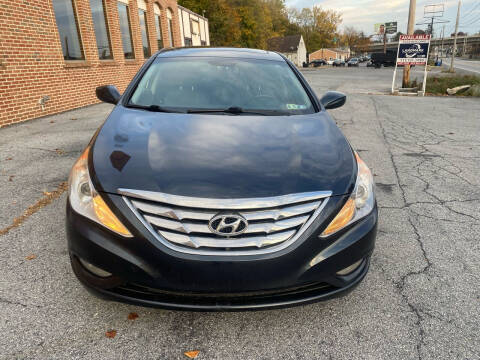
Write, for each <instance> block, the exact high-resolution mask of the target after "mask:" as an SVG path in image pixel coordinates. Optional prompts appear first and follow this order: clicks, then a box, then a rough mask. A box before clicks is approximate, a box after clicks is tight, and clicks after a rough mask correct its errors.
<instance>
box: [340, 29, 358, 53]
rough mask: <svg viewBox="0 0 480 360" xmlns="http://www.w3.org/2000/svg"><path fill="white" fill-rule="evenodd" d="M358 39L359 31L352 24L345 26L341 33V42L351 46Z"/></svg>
mask: <svg viewBox="0 0 480 360" xmlns="http://www.w3.org/2000/svg"><path fill="white" fill-rule="evenodd" d="M359 40H360V32H359V31H357V30H356V29H355V28H354V27H353V26H346V27H345V29H344V30H343V34H342V42H343V44H344V45H345V46H348V47H350V48H353V47H354V46H355V45H357V44H358V42H359Z"/></svg>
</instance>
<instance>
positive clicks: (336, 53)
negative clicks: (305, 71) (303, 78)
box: [308, 49, 350, 62]
mask: <svg viewBox="0 0 480 360" xmlns="http://www.w3.org/2000/svg"><path fill="white" fill-rule="evenodd" d="M349 57H350V50H349V49H348V50H343V49H320V50H317V51H314V52H312V53H310V55H309V56H308V61H309V62H312V61H313V60H318V59H323V60H327V61H328V60H335V59H341V60H346V59H348V58H349Z"/></svg>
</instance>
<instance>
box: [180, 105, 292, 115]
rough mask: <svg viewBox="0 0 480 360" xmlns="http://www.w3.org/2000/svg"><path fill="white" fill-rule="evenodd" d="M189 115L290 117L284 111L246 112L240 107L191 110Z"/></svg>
mask: <svg viewBox="0 0 480 360" xmlns="http://www.w3.org/2000/svg"><path fill="white" fill-rule="evenodd" d="M187 113H189V114H203V113H205V114H207V113H227V114H254V115H273V114H275V115H288V113H284V112H283V111H277V110H244V109H242V108H241V107H238V106H231V107H229V108H227V109H190V110H187Z"/></svg>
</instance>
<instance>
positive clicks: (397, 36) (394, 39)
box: [392, 31, 403, 41]
mask: <svg viewBox="0 0 480 360" xmlns="http://www.w3.org/2000/svg"><path fill="white" fill-rule="evenodd" d="M400 35H403V33H402V32H400V31H399V32H397V33H396V34H395V35H394V36H393V37H392V40H393V41H399V40H400Z"/></svg>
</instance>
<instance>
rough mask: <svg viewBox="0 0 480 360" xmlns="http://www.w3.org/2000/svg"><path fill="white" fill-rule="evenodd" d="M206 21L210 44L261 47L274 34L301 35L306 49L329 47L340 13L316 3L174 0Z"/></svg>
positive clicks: (251, 0)
mask: <svg viewBox="0 0 480 360" xmlns="http://www.w3.org/2000/svg"><path fill="white" fill-rule="evenodd" d="M178 3H179V4H180V5H182V6H185V7H186V8H189V9H191V10H192V11H195V12H196V13H199V14H203V12H204V11H205V16H206V17H207V18H208V20H209V28H210V42H211V44H212V45H213V46H241V47H251V48H260V49H265V48H266V46H267V40H268V39H269V38H272V37H275V36H285V35H294V34H302V35H303V38H304V40H305V43H306V46H307V49H308V50H309V51H312V50H317V49H319V48H320V47H325V46H331V45H332V44H333V43H334V41H333V39H334V38H335V36H336V35H335V34H336V33H337V28H338V25H339V24H340V22H341V17H340V14H339V13H337V12H335V11H332V10H323V9H321V8H320V7H318V6H315V7H314V8H313V9H310V8H305V9H302V10H301V11H298V10H295V9H287V8H286V6H285V0H178Z"/></svg>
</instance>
